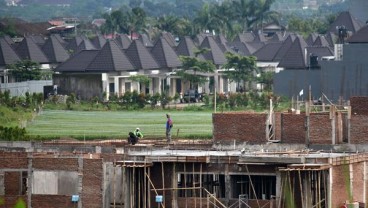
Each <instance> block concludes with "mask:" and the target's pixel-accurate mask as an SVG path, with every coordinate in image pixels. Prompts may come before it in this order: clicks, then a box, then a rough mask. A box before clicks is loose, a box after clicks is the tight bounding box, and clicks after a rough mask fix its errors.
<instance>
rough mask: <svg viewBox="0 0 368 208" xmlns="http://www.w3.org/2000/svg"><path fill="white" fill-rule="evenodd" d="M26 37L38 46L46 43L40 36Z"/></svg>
mask: <svg viewBox="0 0 368 208" xmlns="http://www.w3.org/2000/svg"><path fill="white" fill-rule="evenodd" d="M28 37H29V38H31V39H32V40H33V42H35V43H36V44H37V45H39V46H42V45H43V44H45V42H46V41H45V39H44V37H43V36H41V35H29V36H28Z"/></svg>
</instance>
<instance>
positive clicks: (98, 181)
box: [81, 159, 103, 208]
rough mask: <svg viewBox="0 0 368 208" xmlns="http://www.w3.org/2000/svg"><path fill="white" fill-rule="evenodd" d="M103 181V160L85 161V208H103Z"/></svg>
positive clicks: (83, 199) (83, 200) (83, 191)
mask: <svg viewBox="0 0 368 208" xmlns="http://www.w3.org/2000/svg"><path fill="white" fill-rule="evenodd" d="M102 180H103V169H102V159H84V160H83V185H82V186H83V187H82V196H81V199H82V204H83V207H88V208H101V207H102Z"/></svg>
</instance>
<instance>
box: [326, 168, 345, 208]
mask: <svg viewBox="0 0 368 208" xmlns="http://www.w3.org/2000/svg"><path fill="white" fill-rule="evenodd" d="M330 174H332V184H331V186H332V190H333V194H332V195H331V203H332V204H331V207H340V206H341V205H342V204H343V203H344V202H345V201H346V200H348V199H349V196H348V188H347V187H346V184H347V180H349V179H348V178H346V176H348V175H349V167H348V165H347V166H345V165H339V166H333V167H332V172H331V173H330Z"/></svg>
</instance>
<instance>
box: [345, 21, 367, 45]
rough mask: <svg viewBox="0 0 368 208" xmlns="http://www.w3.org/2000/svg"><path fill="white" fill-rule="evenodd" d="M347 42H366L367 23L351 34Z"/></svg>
mask: <svg viewBox="0 0 368 208" xmlns="http://www.w3.org/2000/svg"><path fill="white" fill-rule="evenodd" d="M347 42H348V43H368V25H365V26H364V27H362V28H361V29H360V30H359V31H358V32H357V33H355V34H354V35H353V36H351V37H350V38H349V39H348V40H347Z"/></svg>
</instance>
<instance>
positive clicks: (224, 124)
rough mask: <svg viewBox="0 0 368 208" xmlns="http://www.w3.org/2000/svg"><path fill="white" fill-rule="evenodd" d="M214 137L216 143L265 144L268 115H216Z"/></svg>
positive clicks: (238, 113) (214, 118)
mask: <svg viewBox="0 0 368 208" xmlns="http://www.w3.org/2000/svg"><path fill="white" fill-rule="evenodd" d="M212 119H213V126H214V130H213V137H214V140H215V141H225V142H232V141H233V140H234V139H235V140H237V141H240V142H248V143H256V144H257V143H265V142H266V141H267V140H266V124H265V123H266V119H267V115H266V114H255V113H241V112H236V113H215V114H213V116H212Z"/></svg>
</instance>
